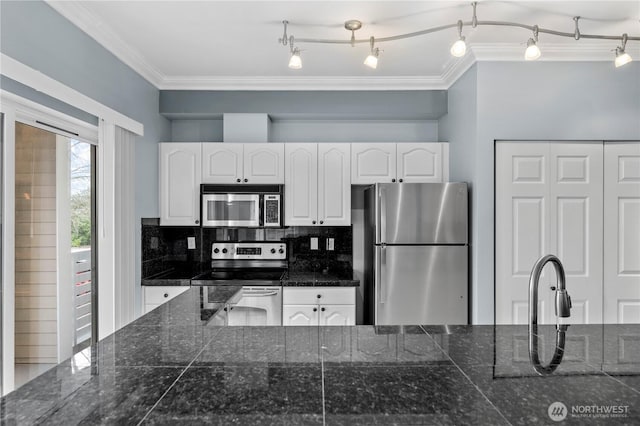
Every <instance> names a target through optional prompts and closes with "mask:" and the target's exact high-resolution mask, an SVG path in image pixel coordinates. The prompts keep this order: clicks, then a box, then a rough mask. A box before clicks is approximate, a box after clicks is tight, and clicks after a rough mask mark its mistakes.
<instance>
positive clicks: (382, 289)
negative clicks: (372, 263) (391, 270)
mask: <svg viewBox="0 0 640 426" xmlns="http://www.w3.org/2000/svg"><path fill="white" fill-rule="evenodd" d="M378 270H379V274H378V276H379V277H380V278H379V285H378V289H379V290H378V291H379V295H378V298H379V300H380V303H381V304H383V303H386V302H387V282H386V281H387V248H386V247H385V246H382V247H380V262H379V264H378Z"/></svg>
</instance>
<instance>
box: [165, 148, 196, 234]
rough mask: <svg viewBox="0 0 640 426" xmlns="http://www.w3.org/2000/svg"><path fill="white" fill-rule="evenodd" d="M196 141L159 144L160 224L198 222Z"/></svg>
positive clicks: (182, 224) (172, 224) (181, 224)
mask: <svg viewBox="0 0 640 426" xmlns="http://www.w3.org/2000/svg"><path fill="white" fill-rule="evenodd" d="M200 160H201V152H200V143H161V144H160V225H171V226H193V225H198V224H199V223H200V181H201V176H202V175H201V169H200Z"/></svg>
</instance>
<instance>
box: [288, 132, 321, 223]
mask: <svg viewBox="0 0 640 426" xmlns="http://www.w3.org/2000/svg"><path fill="white" fill-rule="evenodd" d="M317 149H318V148H317V144H309V143H306V144H286V145H285V157H286V161H285V173H284V181H285V187H286V191H285V193H284V196H285V203H284V208H285V216H284V220H285V225H287V226H311V225H312V224H313V221H317V219H318V151H317Z"/></svg>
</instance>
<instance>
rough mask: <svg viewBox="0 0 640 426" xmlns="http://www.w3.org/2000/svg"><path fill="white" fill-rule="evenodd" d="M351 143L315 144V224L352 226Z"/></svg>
mask: <svg viewBox="0 0 640 426" xmlns="http://www.w3.org/2000/svg"><path fill="white" fill-rule="evenodd" d="M350 153H351V150H350V146H349V144H344V143H337V144H334V143H321V144H318V224H319V225H324V226H349V225H351V173H350V169H351V158H350Z"/></svg>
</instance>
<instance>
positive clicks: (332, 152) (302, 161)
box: [284, 143, 351, 226]
mask: <svg viewBox="0 0 640 426" xmlns="http://www.w3.org/2000/svg"><path fill="white" fill-rule="evenodd" d="M349 154H350V149H349V144H313V143H300V144H297V143H293V144H291V143H288V144H286V145H285V158H286V167H285V203H284V205H285V225H287V226H314V225H324V226H349V225H350V224H351V181H350V180H351V179H350V177H351V175H350V169H351V162H350V155H349Z"/></svg>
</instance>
